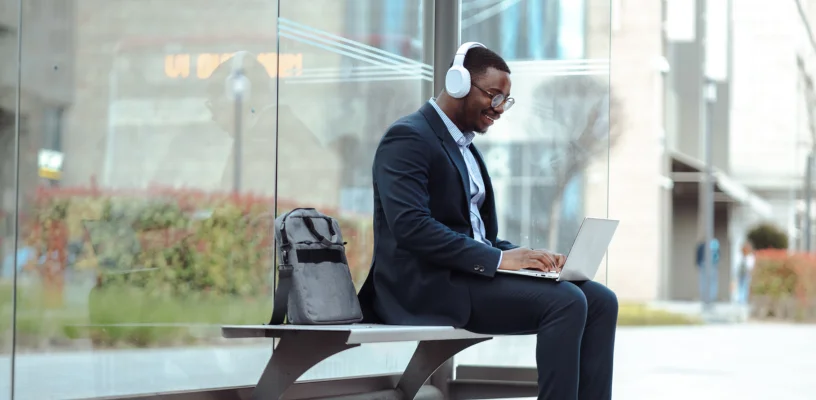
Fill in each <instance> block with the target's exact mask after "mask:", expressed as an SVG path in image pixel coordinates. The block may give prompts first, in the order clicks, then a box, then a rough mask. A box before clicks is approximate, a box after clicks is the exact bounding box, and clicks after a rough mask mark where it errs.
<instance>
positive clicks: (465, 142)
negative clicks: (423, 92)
mask: <svg viewBox="0 0 816 400" xmlns="http://www.w3.org/2000/svg"><path fill="white" fill-rule="evenodd" d="M428 102H429V103H431V106H432V107H433V108H434V110H436V112H437V114H439V118H442V122H444V123H445V127H446V128H448V132H450V135H451V137H453V140H454V141H455V142H456V144H457V145H459V146H460V147H468V146H470V144H471V143H473V138H475V137H476V134H475V133H473V132H464V133H463V132H462V131H460V130H459V128H457V127H456V124H454V123H453V121H451V119H450V118H448V116H447V115H446V114H445V113H444V112H443V111H442V109H441V108H439V105H438V104H436V99H434V98H431V99H430V100H428Z"/></svg>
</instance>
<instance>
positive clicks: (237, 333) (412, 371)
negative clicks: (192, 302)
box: [221, 324, 492, 400]
mask: <svg viewBox="0 0 816 400" xmlns="http://www.w3.org/2000/svg"><path fill="white" fill-rule="evenodd" d="M221 332H222V335H223V336H224V337H225V338H228V339H237V338H277V339H279V343H278V345H277V346H276V347H275V349H274V351H273V352H272V357H271V358H270V359H269V363H268V364H267V365H266V369H265V370H264V371H263V373H262V374H261V378H260V380H259V381H258V384H257V385H256V386H255V388H254V389H253V392H252V397H251V398H252V399H253V400H272V399H274V400H278V399H282V398H284V397H283V396H284V394H286V397H285V398H286V399H295V398H314V397H323V396H320V395H319V394H317V393H312V394H307V393H305V392H306V391H304V390H298V389H296V388H293V387H294V386H297V385H296V384H295V381H296V380H297V379H298V378H299V377H300V376H301V375H303V374H304V373H305V372H306V371H308V370H309V369H310V368H312V367H313V366H315V365H317V364H318V363H319V362H321V361H323V360H325V359H326V358H328V357H330V356H332V355H334V354H337V353H340V352H341V351H344V350H347V349H350V348H353V347H357V346H360V345H361V344H366V343H386V342H413V341H418V342H419V345H418V346H417V348H416V350H415V351H414V354H413V356H412V357H411V360H410V361H409V363H408V366H407V367H406V368H405V371H404V372H403V373H402V375H401V376H399V377H398V379H394V380H392V381H391V382H392V383H391V384H390V385H391V386H392V387H390V388H388V387H386V388H383V387H377V388H376V389H377V390H385V391H390V392H391V393H390V395H384V394H382V393H381V394H379V395H377V397H376V398H395V399H405V400H408V399H414V398H415V397H417V394H418V393H420V390H421V389H423V390H424V388H423V385H424V384H425V382H426V381H427V380H428V379H429V378H430V377H431V375H432V374H433V373H434V371H436V370H437V369H438V368H439V367H440V366H441V365H442V364H444V363H445V362H446V361H448V360H449V359H450V358H452V357H453V356H454V355H456V354H457V353H459V352H460V351H462V350H464V349H466V348H468V347H470V346H472V345H474V344H476V343H480V342H483V341H486V340H490V339H492V336H489V335H480V334H476V333H472V332H468V331H466V330H462V329H455V328H453V327H445V326H391V325H364V324H355V325H327V326H314V325H233V326H224V327H222V328H221ZM381 381H382V380H381ZM344 382H345V385H343V386H344V387H343V388H342V389H340V388H339V386H338V387H335V388H334V389H332V391H331V395H333V396H343V395H348V396H351V395H357V394H363V393H372V388H371V387H370V385H369V387H366V385H363V384H361V382H362V381H361V380H357V384H354V383H355V380H354V379H350V380H346V381H344ZM349 386H359V387H349ZM290 388H292V389H293V390H289V389H290ZM304 396H306V397H304ZM343 398H346V397H343ZM349 398H350V397H349Z"/></svg>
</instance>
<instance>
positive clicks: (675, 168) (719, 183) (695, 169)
mask: <svg viewBox="0 0 816 400" xmlns="http://www.w3.org/2000/svg"><path fill="white" fill-rule="evenodd" d="M669 155H670V156H671V158H672V161H673V162H672V172H671V180H672V182H697V183H699V182H701V181H702V180H703V172H702V171H703V170H704V167H705V165H704V164H703V162H701V161H700V160H697V159H696V158H694V157H691V156H688V155H686V154H683V153H680V152H678V151H670V152H669ZM712 175H713V176H714V200H715V201H724V202H736V203H740V204H742V205H745V206H748V207H750V208H751V210H753V211H754V212H756V213H757V214H759V215H760V216H761V217H763V218H770V217H771V216H772V213H773V207H772V206H771V204H770V203H768V202H767V201H766V200H765V199H763V198H762V197H760V196H759V195H757V194H756V193H754V192H752V191H751V190H750V189H748V188H747V187H746V186H745V185H743V184H741V183H739V182H737V181H736V180H734V179H732V178H731V177H729V176H728V174H726V173H725V172H723V171H721V170H719V169H717V168H714V169H713V171H712Z"/></svg>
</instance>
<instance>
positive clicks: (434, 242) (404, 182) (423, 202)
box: [373, 125, 501, 277]
mask: <svg viewBox="0 0 816 400" xmlns="http://www.w3.org/2000/svg"><path fill="white" fill-rule="evenodd" d="M432 145H436V143H433V142H429V141H428V139H426V138H423V137H422V135H420V134H419V133H418V132H416V130H415V129H413V128H411V127H409V126H405V125H394V126H392V127H391V128H390V129H389V130H388V132H387V133H386V134H385V136H384V137H383V139H382V141H381V142H380V145H379V147H378V148H377V152H376V154H375V156H374V167H373V176H374V182H375V186H376V190H377V193H378V194H379V197H380V201H381V203H382V208H383V212H384V214H385V220H386V223H387V224H388V227H389V229H390V230H391V232H393V234H394V237H395V239H396V241H397V244H398V245H399V247H401V248H403V249H406V250H408V251H410V252H412V253H414V254H415V255H416V256H418V257H420V258H422V259H424V260H426V261H428V262H430V263H431V264H433V265H436V266H443V267H448V268H451V269H453V270H456V271H460V272H467V273H472V274H477V275H483V276H489V277H492V276H494V275H495V273H496V269H497V268H498V264H499V260H500V257H501V250H500V249H498V248H495V247H491V246H489V245H487V244H484V243H481V242H478V241H476V240H474V239H473V238H471V237H470V236H467V235H464V234H461V233H458V232H455V231H453V230H452V229H450V228H448V227H447V226H445V225H444V224H442V223H441V222H439V221H437V220H435V219H434V218H433V217H431V211H430V208H429V204H430V194H429V191H428V184H429V176H430V175H431V174H432V173H433V172H432V171H431V165H432V162H431V151H430V150H431V148H430V146H432Z"/></svg>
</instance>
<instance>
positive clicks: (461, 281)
mask: <svg viewBox="0 0 816 400" xmlns="http://www.w3.org/2000/svg"><path fill="white" fill-rule="evenodd" d="M470 148H471V150H472V152H473V155H474V156H475V158H476V160H477V161H478V163H479V167H480V170H481V173H482V177H483V178H484V182H485V192H486V193H485V199H484V203H483V205H482V207H481V209H480V213H481V217H482V220H483V221H484V224H485V228H486V232H487V239H488V240H489V241H490V242H491V243H492V246H491V245H487V244H484V243H483V242H480V241H477V240H474V239H473V228H472V226H471V223H470V212H469V198H470V194H469V193H470V178H469V176H468V172H467V166H466V164H465V159H464V157H463V156H462V153H461V152H460V150H459V147H458V146H457V145H456V142H455V141H454V140H453V137H452V136H451V135H450V133H449V132H448V129H447V127H446V126H445V124H444V122H443V121H442V118H440V116H439V114H437V112H436V110H435V109H434V108H433V106H431V105H430V104H429V103H426V104H425V105H423V106H422V107H421V108H420V109H419V110H418V111H417V112H414V113H413V114H410V115H408V116H406V117H403V118H401V119H399V120H398V121H397V122H395V123H394V124H393V125H391V127H390V128H389V129H388V131H387V132H386V133H385V135H384V136H383V138H382V139H381V141H380V144H379V146H378V147H377V152H376V154H375V157H374V166H373V171H372V172H373V183H374V258H373V260H372V263H371V271H370V272H369V275H368V278H367V279H366V282H365V284H364V285H363V288H362V289H361V290H360V295H359V296H360V302H361V305H362V306H363V310H364V314H365V320H366V321H367V322H385V323H387V324H393V325H447V326H455V327H462V326H464V325H465V324H466V323H467V322H468V319H469V317H470V296H471V293H470V292H469V289H468V285H467V280H469V279H491V278H492V277H493V276H494V275H495V273H496V269H497V267H498V263H499V257H500V256H501V251H502V250H509V249H512V248H515V247H517V246H515V245H513V244H511V243H510V242H507V241H503V240H499V239H497V237H496V235H497V231H498V227H497V218H496V204H495V198H494V195H493V187H492V185H491V183H490V177H489V176H488V173H487V169H486V168H485V165H484V161H483V158H482V156H481V154H480V153H479V151H478V150H477V149H476V147H475V146H473V145H471V147H470ZM474 295H478V294H476V293H474Z"/></svg>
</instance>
